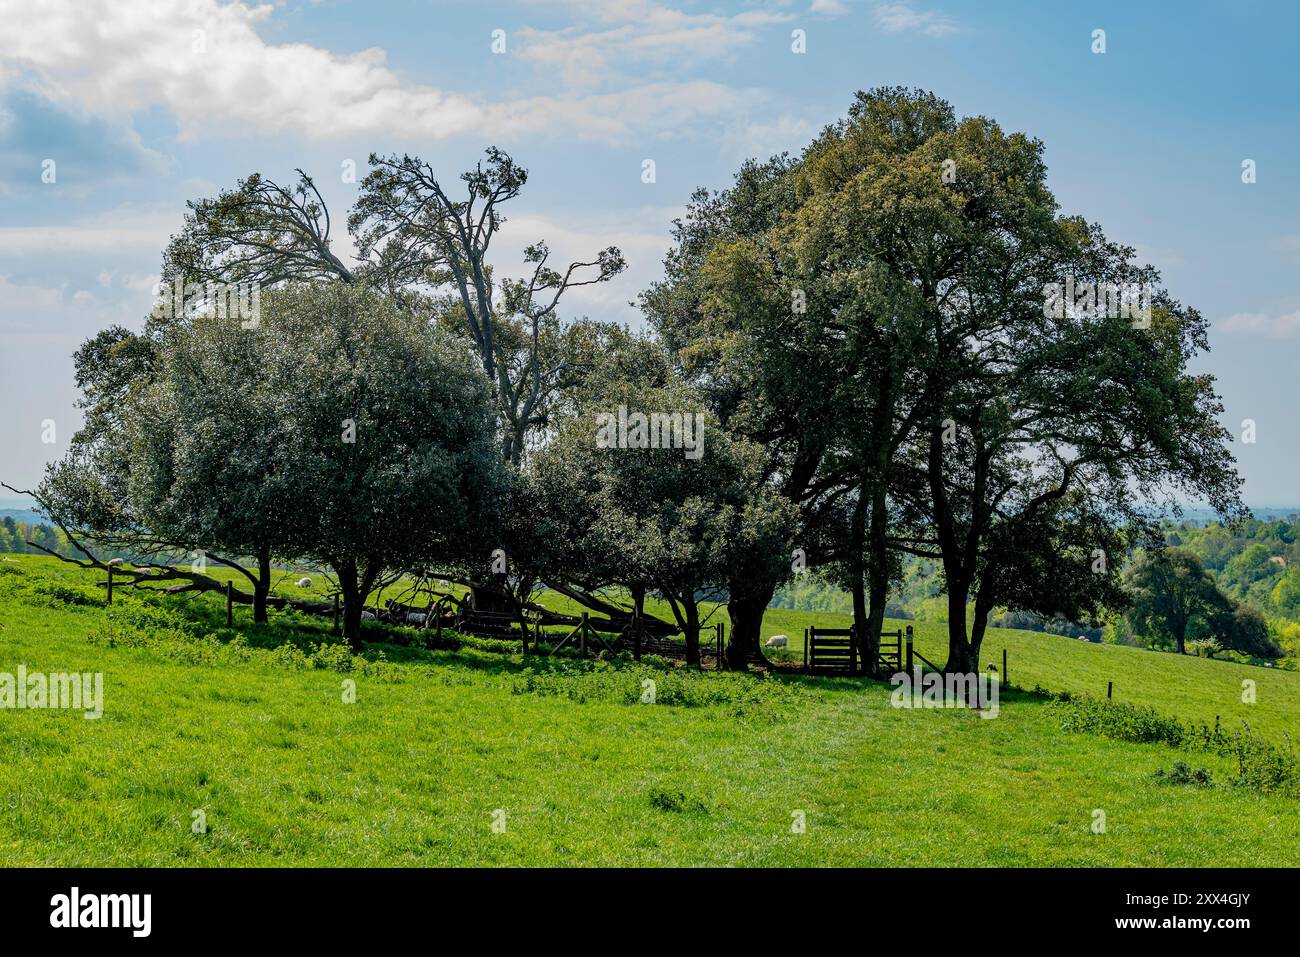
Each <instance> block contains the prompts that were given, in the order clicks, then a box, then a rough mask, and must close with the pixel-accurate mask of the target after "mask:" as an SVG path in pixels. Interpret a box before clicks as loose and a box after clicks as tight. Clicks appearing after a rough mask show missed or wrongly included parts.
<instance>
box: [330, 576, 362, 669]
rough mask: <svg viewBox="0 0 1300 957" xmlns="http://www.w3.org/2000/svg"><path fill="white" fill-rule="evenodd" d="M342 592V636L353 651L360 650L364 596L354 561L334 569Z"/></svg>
mask: <svg viewBox="0 0 1300 957" xmlns="http://www.w3.org/2000/svg"><path fill="white" fill-rule="evenodd" d="M334 572H335V575H336V576H337V577H338V580H339V591H340V592H342V594H343V637H344V638H345V639H347V643H348V645H349V646H351V648H352V650H353V651H360V650H361V610H362V603H363V601H364V597H365V596H363V595H362V594H361V582H360V580H359V575H358V572H357V565H356V562H346V563H345V564H343V565H341V566H339V567H337V568H335V569H334Z"/></svg>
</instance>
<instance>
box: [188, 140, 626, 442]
mask: <svg viewBox="0 0 1300 957" xmlns="http://www.w3.org/2000/svg"><path fill="white" fill-rule="evenodd" d="M370 163H371V166H372V169H371V172H370V173H369V174H368V175H367V176H366V177H365V179H364V180H363V181H362V184H361V194H360V196H359V197H358V199H357V202H356V205H355V207H354V208H353V210H352V212H351V214H350V215H349V217H348V228H349V230H350V232H351V234H352V236H353V238H354V239H355V241H356V244H357V248H358V251H359V253H360V256H361V258H362V262H361V264H360V265H359V266H356V267H350V266H347V265H345V264H344V263H343V262H342V260H340V259H339V258H338V256H337V255H335V253H334V252H333V250H332V243H331V227H332V220H331V216H330V213H329V210H328V208H327V207H326V205H325V202H324V200H323V199H322V198H321V196H320V193H319V191H318V190H317V189H316V186H315V184H314V183H313V182H312V180H311V178H310V177H309V176H307V175H306V174H305V173H303V172H302V171H301V170H299V171H298V180H297V182H296V183H295V184H293V185H291V186H281V185H280V184H278V183H275V182H274V181H272V180H269V179H266V178H264V177H262V176H261V175H259V174H256V173H254V174H252V175H251V176H249V177H247V178H246V179H244V180H241V181H240V182H239V183H238V184H237V185H236V187H235V188H234V189H233V190H227V191H225V192H222V193H221V194H220V195H218V196H217V197H216V198H213V199H202V200H195V201H192V202H190V203H189V210H190V211H189V213H188V214H187V216H186V222H185V227H184V229H183V230H182V231H181V232H180V233H179V234H178V235H177V236H175V237H174V238H173V239H172V241H171V243H170V245H169V246H168V249H167V252H166V255H165V257H164V268H163V275H164V278H168V279H170V280H172V281H193V282H196V283H208V282H216V283H257V284H259V285H261V286H267V287H272V286H276V285H281V284H284V283H288V282H300V281H308V280H313V281H314V280H331V281H339V282H344V283H352V282H357V281H365V282H367V283H369V284H370V285H372V286H375V287H377V288H383V289H385V290H386V291H387V292H388V293H389V294H390V295H391V296H393V297H394V298H395V299H396V300H398V301H400V302H401V303H403V305H404V306H405V307H406V308H407V309H408V310H410V311H412V312H413V313H416V314H419V315H422V316H424V317H425V318H426V319H430V320H433V319H439V320H441V321H445V322H447V323H449V324H451V325H453V326H454V327H455V328H456V329H457V330H458V331H459V332H461V333H462V334H464V335H465V336H467V337H468V338H469V339H470V340H471V341H472V342H473V344H474V347H475V350H476V351H477V353H478V357H479V361H480V362H481V364H482V367H483V370H484V372H485V373H486V374H487V376H488V379H489V380H490V381H491V383H492V386H493V389H494V393H495V396H496V400H497V407H498V410H499V412H500V413H501V416H502V434H501V436H500V441H501V452H502V456H503V458H504V459H505V460H506V461H508V462H510V463H512V464H514V465H518V464H519V462H520V461H521V459H522V456H523V453H524V448H525V444H526V440H527V437H528V435H529V434H530V433H531V432H533V431H535V430H536V429H538V428H540V427H542V426H544V425H545V422H546V416H547V413H548V402H549V400H550V399H551V398H552V396H553V394H554V392H555V390H556V389H557V388H558V387H559V386H560V383H561V381H562V380H563V378H564V377H565V375H566V373H567V371H568V362H569V357H568V355H567V354H566V351H565V350H564V349H563V348H560V347H559V345H560V343H561V342H562V340H563V335H562V333H561V329H560V323H559V316H558V313H557V309H558V307H559V305H560V301H561V299H562V297H563V296H564V294H565V293H566V292H567V291H568V290H569V289H572V288H575V287H578V286H586V285H592V284H596V283H602V282H606V281H608V280H609V279H612V278H613V277H614V276H616V275H617V274H618V273H620V272H621V271H622V270H623V269H624V268H625V267H626V263H625V261H624V259H623V256H622V253H620V252H619V250H618V249H617V248H615V247H612V246H611V247H609V248H607V249H604V250H601V251H600V252H598V253H597V254H595V255H594V256H593V257H592V258H591V259H590V260H586V261H580V262H572V263H568V264H567V265H564V266H562V267H560V268H556V267H555V266H553V265H552V264H551V253H550V250H549V248H548V247H547V245H546V243H545V242H544V241H538V242H536V243H534V244H532V245H531V246H529V247H528V248H527V249H526V250H525V253H524V263H525V265H526V267H527V271H526V275H525V276H524V277H523V278H519V279H507V280H505V281H503V282H501V283H500V285H499V288H498V285H497V283H496V282H495V281H494V278H493V274H492V269H491V267H490V266H489V264H488V261H487V256H488V251H489V249H490V247H491V243H492V240H493V238H494V237H495V235H496V233H497V231H498V230H499V229H500V227H501V224H502V223H503V222H504V219H503V217H502V207H503V206H504V205H505V204H506V203H508V202H510V201H511V200H512V199H515V198H516V197H518V196H519V194H520V193H521V191H522V190H523V187H524V185H525V184H526V183H527V182H528V172H527V170H525V169H524V168H523V167H521V166H520V165H519V164H517V163H516V162H515V161H514V160H513V159H512V158H511V157H510V156H509V155H508V154H506V153H505V152H504V151H502V150H499V149H497V148H495V147H493V148H490V149H489V150H488V151H487V157H486V161H485V162H480V163H478V164H477V165H476V166H475V167H474V169H472V170H469V171H467V172H465V173H463V174H462V175H461V177H460V179H461V181H462V183H463V184H464V198H460V197H455V198H453V196H452V195H451V193H450V191H448V190H447V189H445V188H444V186H443V184H442V182H441V181H440V180H439V178H438V177H437V174H436V173H435V172H434V171H433V168H432V167H431V166H430V165H429V164H427V163H425V162H424V161H423V160H421V159H420V158H419V157H418V156H409V155H403V156H401V157H398V156H387V157H381V156H378V155H375V154H372V155H371V157H370Z"/></svg>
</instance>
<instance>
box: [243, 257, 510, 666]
mask: <svg viewBox="0 0 1300 957" xmlns="http://www.w3.org/2000/svg"><path fill="white" fill-rule="evenodd" d="M256 332H257V333H258V341H259V343H260V344H261V346H262V348H261V350H260V355H261V361H262V362H264V363H265V371H264V372H263V374H262V376H261V379H260V381H261V382H262V383H263V384H264V385H263V386H262V387H263V388H264V389H265V390H266V397H267V398H266V401H267V402H269V403H273V408H272V412H273V416H272V418H274V419H276V420H278V421H279V422H280V426H279V428H278V430H277V431H276V432H275V436H276V439H277V442H278V443H279V449H278V452H277V454H276V458H275V459H274V460H273V461H272V462H271V463H270V469H271V470H272V471H274V473H275V474H276V479H277V482H279V483H283V486H284V487H285V488H288V489H291V490H292V491H293V492H294V500H293V502H292V503H291V504H289V505H287V506H286V507H285V513H284V515H283V516H282V518H281V521H282V523H283V528H284V530H285V533H286V539H287V541H286V543H285V545H284V551H285V553H287V554H291V555H294V556H298V557H303V558H307V559H312V560H315V561H318V562H322V563H324V564H327V565H328V566H329V567H330V568H332V569H333V571H334V573H335V576H336V578H337V580H338V585H339V589H340V592H341V594H342V596H343V600H344V607H345V614H344V633H345V635H346V636H347V638H348V640H349V641H350V642H351V643H352V645H353V646H354V647H359V644H360V629H361V613H362V604H363V602H364V601H365V598H366V596H367V595H368V594H369V593H370V591H371V589H372V588H373V587H374V585H375V584H376V583H377V582H378V581H379V580H380V577H381V575H383V574H384V572H385V571H386V570H394V569H408V568H424V567H428V566H430V565H437V564H440V563H446V564H448V565H454V564H457V563H464V562H467V561H475V560H481V556H484V555H487V554H488V552H489V550H490V548H491V544H490V543H491V542H493V541H495V540H496V539H497V537H498V534H497V522H498V519H499V516H498V515H497V513H496V506H497V503H498V502H499V500H500V498H501V495H502V494H503V484H502V471H501V470H502V463H501V460H500V458H499V456H498V455H497V453H496V452H495V450H494V446H495V440H494V430H493V425H494V423H493V412H492V403H491V391H490V387H489V384H488V382H487V381H486V379H485V378H484V376H483V374H482V372H481V370H480V369H479V368H478V367H477V365H476V363H475V361H474V359H473V357H472V356H471V354H470V353H469V352H468V351H467V350H466V349H465V348H464V345H463V343H462V342H461V341H459V340H456V339H453V338H451V337H450V336H448V335H446V334H445V333H442V332H439V331H438V330H436V329H435V328H433V327H431V326H430V324H429V323H427V322H426V321H424V320H422V319H421V318H419V317H417V316H413V315H411V314H410V313H408V312H406V311H405V310H403V309H401V308H400V307H399V306H398V305H397V304H396V303H395V302H394V301H393V300H392V299H391V298H390V297H387V296H383V295H380V294H378V293H376V292H373V291H370V290H367V289H365V288H363V287H359V286H354V285H349V284H342V283H329V282H318V283H312V284H310V285H305V286H294V287H288V288H286V289H284V290H282V291H276V292H273V293H271V294H268V295H265V296H264V297H263V304H262V320H261V323H260V325H259V327H258V329H257V330H256Z"/></svg>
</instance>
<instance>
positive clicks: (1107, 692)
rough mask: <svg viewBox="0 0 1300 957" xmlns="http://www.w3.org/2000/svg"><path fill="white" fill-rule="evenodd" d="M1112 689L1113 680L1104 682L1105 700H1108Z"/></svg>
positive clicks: (1113, 688) (1113, 686)
mask: <svg viewBox="0 0 1300 957" xmlns="http://www.w3.org/2000/svg"><path fill="white" fill-rule="evenodd" d="M1114 690H1115V682H1113V681H1107V682H1106V700H1107V701H1109V700H1110V696H1111V693H1112V692H1114Z"/></svg>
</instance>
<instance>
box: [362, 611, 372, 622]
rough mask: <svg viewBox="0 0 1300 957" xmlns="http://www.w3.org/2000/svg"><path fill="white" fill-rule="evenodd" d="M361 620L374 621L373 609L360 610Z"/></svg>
mask: <svg viewBox="0 0 1300 957" xmlns="http://www.w3.org/2000/svg"><path fill="white" fill-rule="evenodd" d="M361 620H362V621H374V620H375V613H374V612H373V611H362V612H361Z"/></svg>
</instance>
